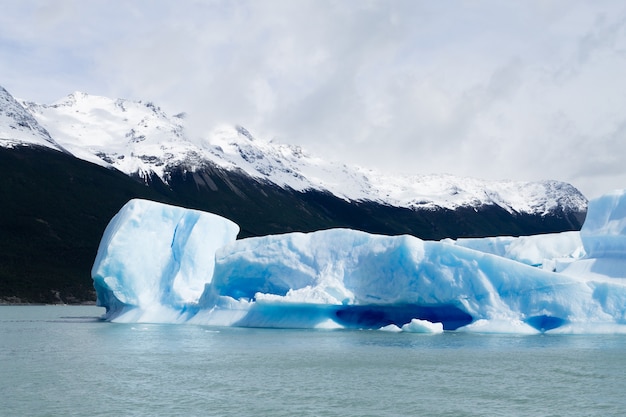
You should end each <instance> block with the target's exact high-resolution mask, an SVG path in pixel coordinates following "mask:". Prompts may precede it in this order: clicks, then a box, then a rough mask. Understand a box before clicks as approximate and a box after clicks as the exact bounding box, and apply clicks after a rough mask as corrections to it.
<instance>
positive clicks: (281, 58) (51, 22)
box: [0, 0, 626, 198]
mask: <svg viewBox="0 0 626 417" xmlns="http://www.w3.org/2000/svg"><path fill="white" fill-rule="evenodd" d="M0 10H1V12H0V85H2V86H3V87H5V88H6V89H7V90H9V92H11V93H12V94H13V95H15V96H17V97H19V98H22V99H27V100H31V101H36V102H40V103H52V102H54V101H56V100H57V99H60V98H62V97H64V96H66V95H67V94H69V93H71V92H73V91H83V92H86V93H89V94H95V95H103V96H107V97H111V98H118V97H119V98H127V99H131V100H144V101H153V102H154V103H155V104H157V105H159V106H160V107H161V108H162V109H164V110H165V111H166V112H168V113H170V114H175V113H179V112H182V111H185V112H187V114H188V121H189V124H190V133H191V134H192V135H194V136H198V137H199V136H202V135H207V134H208V132H210V131H211V130H212V129H213V128H214V127H215V126H217V125H220V124H222V123H228V124H240V125H242V126H244V127H246V128H247V129H248V130H250V131H251V132H252V133H253V134H254V135H255V136H258V137H262V138H265V139H274V140H276V141H279V142H283V143H291V144H297V145H301V146H303V147H304V148H305V149H307V150H308V151H309V152H310V153H313V154H317V155H320V156H324V157H327V158H331V159H335V160H339V161H343V162H347V163H350V164H358V165H361V166H365V167H372V168H377V169H380V170H383V171H387V172H406V173H415V174H430V173H449V174H455V175H461V176H473V177H477V178H485V179H514V180H541V179H556V180H562V181H567V182H570V183H572V184H573V185H574V186H576V187H578V188H579V189H580V190H581V191H582V192H583V193H584V194H585V195H586V196H587V197H590V198H593V197H596V196H598V195H600V194H602V193H604V192H607V191H609V190H611V189H615V188H626V2H625V1H622V0H615V1H575V0H563V1H560V0H556V1H549V0H538V1H532V0H520V1H500V0H493V1H420V0H411V1H392V0H389V1H358V0H345V1H324V0H315V1H304V0H290V1H277V0H276V1H274V0H267V1H264V0H251V1H200V0H198V1H193V0H177V1H169V0H168V1H157V0H145V1H122V0H119V1H118V0H102V1H99V0H89V1H86V0H75V1H72V0H54V1H53V0H48V1H31V0H19V1H18V0H0Z"/></svg>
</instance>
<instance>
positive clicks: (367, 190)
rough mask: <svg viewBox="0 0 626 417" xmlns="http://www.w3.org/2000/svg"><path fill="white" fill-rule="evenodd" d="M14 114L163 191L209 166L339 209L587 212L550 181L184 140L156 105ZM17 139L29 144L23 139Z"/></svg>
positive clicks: (73, 101) (226, 138)
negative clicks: (312, 193) (389, 166)
mask: <svg viewBox="0 0 626 417" xmlns="http://www.w3.org/2000/svg"><path fill="white" fill-rule="evenodd" d="M15 104H16V103H13V104H12V106H13V107H16V106H15ZM22 105H23V108H22V109H21V110H22V113H25V116H24V120H26V117H27V116H29V115H32V117H31V119H32V120H36V121H37V122H38V125H39V126H43V128H42V129H43V130H41V131H40V130H37V131H36V132H37V133H38V134H39V136H35V137H34V139H33V142H35V143H38V144H43V145H45V146H51V147H56V148H62V149H65V150H67V151H69V152H71V153H72V154H73V155H75V156H76V157H78V158H81V159H84V160H87V161H90V162H94V163H98V164H100V165H104V166H110V167H114V168H116V169H118V170H120V171H122V172H124V173H126V174H129V175H138V176H140V177H142V178H148V177H149V176H150V175H152V174H156V176H158V177H159V178H161V180H162V181H164V182H165V183H169V182H170V175H171V172H172V170H173V169H176V168H179V167H183V168H184V169H185V170H186V171H191V172H194V171H197V170H199V169H202V168H203V167H206V166H216V167H220V168H222V169H225V170H228V171H237V172H244V173H245V174H247V175H249V176H250V177H252V178H254V179H256V180H257V181H260V182H264V183H271V184H275V185H277V186H279V187H282V188H286V189H291V190H296V191H307V190H316V191H322V192H330V193H331V194H333V195H335V196H337V197H339V198H341V199H344V200H347V201H372V202H376V203H380V204H385V205H389V206H393V207H402V208H410V209H437V208H446V209H452V210H453V209H455V208H457V207H479V206H485V205H487V206H489V205H495V206H499V207H501V208H503V209H504V210H506V211H508V212H510V213H531V214H546V213H549V212H550V211H551V210H554V209H555V208H558V207H569V208H572V209H575V210H578V211H584V210H585V207H586V203H587V201H586V199H585V198H584V196H583V195H582V194H581V193H580V192H578V190H576V189H575V188H574V187H572V186H571V185H569V184H566V183H562V182H557V181H543V182H515V181H483V180H478V179H473V178H459V177H454V176H450V175H427V176H416V175H390V174H383V173H381V172H377V171H374V170H368V169H363V168H360V167H354V166H347V165H345V164H342V163H340V162H333V161H327V160H325V159H322V158H319V157H316V156H313V155H310V154H308V153H307V152H306V151H304V150H303V149H301V148H300V147H297V146H292V145H286V144H279V143H274V142H272V141H267V140H263V139H259V138H255V137H254V136H253V135H251V134H250V133H249V132H248V131H247V130H246V129H245V128H243V127H231V126H223V127H219V128H217V129H215V130H214V131H213V132H211V133H210V134H209V135H207V137H206V138H190V137H189V136H188V135H187V132H186V130H185V119H184V114H178V115H175V116H169V115H167V114H166V113H165V112H163V111H162V110H161V109H160V108H159V107H157V106H155V105H154V104H152V103H144V102H141V101H139V102H135V101H129V100H122V99H117V100H113V99H109V98H105V97H99V96H92V95H88V94H85V93H79V92H76V93H73V94H70V95H69V96H68V97H66V98H64V99H62V100H60V101H57V102H55V103H53V104H49V105H45V104H44V105H42V104H36V103H32V102H22ZM24 109H25V110H27V112H24V111H23V110H24ZM17 110H20V109H17ZM17 110H16V111H14V113H16V114H17ZM29 120H30V119H29ZM5 124H6V123H5ZM44 128H45V129H44ZM42 132H43V133H42ZM46 132H49V134H48V136H47V138H48V139H46V138H45V133H46ZM52 138H54V140H52ZM19 139H20V140H23V141H25V142H28V141H29V137H28V135H23V136H20V138H19ZM55 140H56V143H55Z"/></svg>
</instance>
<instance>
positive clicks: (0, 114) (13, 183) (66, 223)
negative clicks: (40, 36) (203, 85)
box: [0, 87, 587, 302]
mask: <svg viewBox="0 0 626 417" xmlns="http://www.w3.org/2000/svg"><path fill="white" fill-rule="evenodd" d="M185 117H186V116H185V114H184V113H180V114H176V115H174V116H170V115H168V114H166V113H165V112H164V111H163V110H161V109H160V108H159V107H158V106H157V105H155V104H154V103H151V102H142V101H131V100H123V99H116V100H114V99H109V98H105V97H99V96H93V95H88V94H85V93H80V92H76V93H73V94H70V95H68V96H67V97H66V98H63V99H61V100H59V101H57V102H55V103H52V104H37V103H33V102H29V101H23V100H17V99H15V98H14V97H13V96H12V95H11V94H10V93H9V92H7V91H6V90H5V89H3V88H2V87H0V175H1V176H2V183H1V184H0V233H1V234H0V299H4V300H8V301H13V302H19V301H24V302H80V301H85V300H93V296H94V295H93V288H92V287H91V279H90V268H91V263H92V262H93V259H94V257H95V253H96V250H97V246H98V243H99V240H100V237H101V235H102V232H103V231H104V228H105V227H106V224H107V223H108V221H109V220H110V219H111V217H112V216H113V215H114V214H115V213H116V212H117V211H118V210H119V209H120V208H121V206H122V205H123V204H124V203H126V202H127V201H128V200H129V199H131V198H136V197H139V198H146V199H151V200H155V201H161V202H165V203H169V204H175V205H181V206H185V207H190V208H197V209H201V210H206V211H210V212H213V213H216V214H219V215H222V216H224V217H226V218H229V219H231V220H233V221H235V222H236V223H238V224H239V225H240V227H241V233H240V237H248V236H259V235H266V234H276V233H284V232H291V231H305V232H306V231H313V230H319V229H325V228H331V227H347V228H352V229H358V230H363V231H367V232H371V233H380V234H411V235H414V236H417V237H420V238H423V239H442V238H448V237H450V238H458V237H482V236H495V235H528V234H537V233H550V232H560V231H566V230H577V229H579V228H580V227H581V225H582V222H583V221H584V217H585V213H586V207H587V200H586V199H585V197H584V196H583V195H582V194H581V193H580V192H579V191H578V190H577V189H576V188H574V187H573V186H572V185H570V184H567V183H563V182H558V181H541V182H519V181H518V182H516V181H483V180H478V179H473V178H459V177H453V176H450V175H424V176H416V175H390V174H386V173H381V172H378V171H375V170H370V169H364V168H361V167H355V166H348V165H346V164H343V163H341V162H336V161H328V160H326V159H323V158H319V157H316V156H314V155H311V154H309V153H308V152H306V151H305V150H303V149H302V148H300V147H298V146H293V145H287V144H281V143H275V142H273V141H270V140H264V139H263V138H257V137H255V136H254V135H252V134H251V133H250V132H249V131H248V130H246V129H245V128H244V127H242V126H220V127H217V128H215V129H214V130H213V131H211V132H210V133H208V134H207V135H206V137H202V138H194V137H191V135H190V134H189V133H188V130H187V128H186V125H185V123H186V118H185Z"/></svg>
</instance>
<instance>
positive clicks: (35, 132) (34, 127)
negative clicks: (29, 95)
mask: <svg viewBox="0 0 626 417" xmlns="http://www.w3.org/2000/svg"><path fill="white" fill-rule="evenodd" d="M23 143H27V144H34V145H40V146H46V147H51V148H53V149H56V150H60V151H62V150H63V148H62V147H61V146H59V144H58V143H56V142H55V141H54V139H52V137H51V136H50V134H49V133H48V131H47V130H46V129H45V128H43V127H42V126H41V125H40V124H39V123H38V122H37V120H36V119H35V118H34V117H33V116H32V115H31V114H30V112H28V111H27V110H26V109H25V108H24V107H23V106H22V105H21V104H20V103H19V102H18V101H17V100H16V99H15V98H13V96H12V95H11V94H9V92H8V91H7V90H5V89H4V88H2V87H1V86H0V145H1V146H4V147H11V146H15V145H19V144H23Z"/></svg>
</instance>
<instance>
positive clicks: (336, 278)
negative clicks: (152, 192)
mask: <svg viewBox="0 0 626 417" xmlns="http://www.w3.org/2000/svg"><path fill="white" fill-rule="evenodd" d="M237 232H238V227H237V226H236V225H235V224H234V223H232V222H230V221H228V220H226V219H223V218H221V217H219V216H216V215H212V214H210V213H202V212H199V211H194V210H187V209H183V208H180V207H171V206H167V205H163V204H159V203H154V202H148V201H143V200H132V201H131V202H129V203H128V204H127V205H126V206H124V207H123V208H122V209H121V210H120V212H119V213H118V214H117V215H116V216H115V217H114V218H113V220H112V221H111V223H110V224H109V226H108V227H107V229H106V230H105V233H104V235H103V238H102V241H101V244H100V248H99V250H98V255H97V257H96V261H95V263H94V266H93V270H92V276H93V279H94V286H95V288H96V292H97V295H98V304H99V305H101V306H104V307H106V309H107V312H106V314H105V318H106V319H108V320H112V321H119V322H136V321H141V322H166V323H183V322H186V323H196V324H204V325H216V326H246V327H281V328H324V329H333V328H357V329H381V330H386V331H404V332H417V333H439V332H441V331H444V330H446V331H450V330H457V331H466V332H479V333H484V332H495V333H521V334H523V333H538V332H551V333H552V332H554V333H606V332H619V333H626V263H625V260H626V191H616V192H614V193H611V194H609V195H606V196H603V197H601V198H599V199H597V200H594V201H592V202H590V204H589V211H588V215H587V220H586V221H585V225H584V226H583V229H582V230H581V232H580V233H578V232H567V233H561V234H553V235H541V236H531V237H519V238H514V237H499V238H485V239H470V240H467V239H460V240H458V241H452V240H444V241H439V242H436V241H423V240H421V239H418V238H416V237H413V236H408V235H404V236H382V235H373V234H369V233H365V232H360V231H356V230H349V229H330V230H323V231H317V232H312V233H287V234H283V235H272V236H264V237H256V238H248V239H241V240H235V237H236V235H237Z"/></svg>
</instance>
